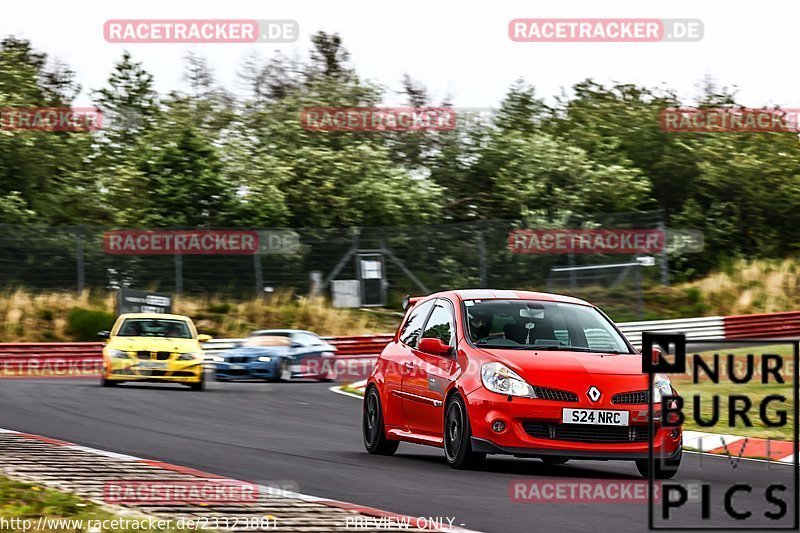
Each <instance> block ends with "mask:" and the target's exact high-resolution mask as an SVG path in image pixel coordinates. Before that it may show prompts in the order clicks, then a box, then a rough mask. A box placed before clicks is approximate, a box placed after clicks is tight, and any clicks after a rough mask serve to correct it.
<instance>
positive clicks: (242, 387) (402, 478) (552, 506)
mask: <svg viewBox="0 0 800 533" xmlns="http://www.w3.org/2000/svg"><path fill="white" fill-rule="evenodd" d="M328 389H329V385H327V384H319V383H311V382H309V383H303V382H294V383H278V384H265V383H216V382H211V383H210V384H209V387H208V390H207V391H206V392H192V391H190V390H189V389H188V388H184V387H179V386H175V387H172V386H165V385H141V386H139V385H123V386H120V387H118V388H102V387H100V386H98V384H97V381H96V380H84V379H63V380H46V379H42V380H16V379H6V380H3V381H2V382H0V428H5V429H12V430H17V431H22V432H27V433H35V434H39V435H45V436H48V437H52V438H59V439H64V440H67V441H71V442H75V443H78V444H82V445H85V446H92V447H95V448H100V449H104V450H110V451H114V452H120V453H126V454H131V455H136V456H139V457H144V458H149V459H157V460H161V461H166V462H170V463H175V464H180V465H184V466H189V467H194V468H198V469H202V470H205V471H209V472H213V473H216V474H221V475H225V476H229V477H233V478H238V479H243V480H248V481H253V482H258V483H264V484H268V483H276V482H289V483H293V484H294V490H297V491H299V492H302V493H305V494H311V495H315V496H321V497H327V498H333V499H337V500H343V501H347V502H352V503H357V504H361V505H367V506H371V507H377V508H380V509H384V510H387V511H393V512H397V513H401V514H406V515H411V516H425V517H454V518H455V521H454V524H456V525H461V526H463V527H466V528H469V529H473V530H480V531H488V532H508V531H517V532H534V531H576V532H580V533H586V532H587V531H590V532H600V531H615V532H623V531H644V530H646V529H647V505H646V504H622V503H602V504H601V503H586V504H584V503H549V504H542V503H535V504H534V503H516V502H513V501H512V500H511V498H510V493H509V487H510V484H511V482H512V481H513V480H534V479H541V478H560V479H570V478H593V479H615V480H636V479H639V477H638V474H637V473H636V469H635V467H634V466H633V463H626V462H574V463H569V464H567V465H563V466H547V465H544V464H543V463H541V462H539V461H537V460H522V459H513V458H497V457H496V458H492V459H490V460H489V462H488V463H487V465H486V466H485V467H484V468H483V470H481V471H455V470H451V469H450V468H448V467H447V465H446V464H445V463H444V460H443V458H442V452H441V450H438V449H433V448H427V447H423V446H414V445H409V444H403V445H401V447H400V449H399V450H398V453H397V455H395V456H394V457H375V456H370V455H368V454H367V453H366V452H365V451H364V448H363V445H362V442H361V432H360V409H361V402H360V401H359V400H357V399H355V398H350V397H346V396H342V395H339V394H334V393H332V392H331V391H329V390H328ZM701 460H702V465H700V461H701ZM678 479H679V480H680V479H683V480H687V479H692V480H702V481H704V482H708V483H710V484H711V485H712V488H711V492H712V495H713V496H714V499H713V501H712V504H711V509H712V514H713V515H714V516H718V514H719V513H722V498H721V495H720V493H721V492H722V491H724V490H725V489H726V488H728V487H729V486H730V485H731V484H733V483H736V482H749V483H751V484H752V485H753V486H754V487H756V486H759V485H766V484H767V483H769V482H774V481H776V480H781V481H785V483H786V484H787V485H788V486H789V487H792V486H793V478H792V468H791V466H788V465H771V466H768V465H767V463H764V462H760V461H749V460H742V461H741V462H740V463H738V465H737V466H736V467H735V468H734V467H733V466H732V464H731V461H730V460H729V458H727V457H710V456H707V455H706V456H702V458H701V456H699V455H697V454H686V455H685V456H684V464H683V467H682V469H681V472H680V474H679V476H678ZM790 490H791V489H790ZM757 492H758V491H757V490H754V493H753V494H752V495H740V496H737V497H736V502H737V504H738V505H741V506H742V507H748V506H750V507H751V509H752V510H753V511H754V514H758V515H760V514H761V513H762V512H763V511H764V510H769V509H773V510H774V507H770V506H769V505H768V504H765V503H764V501H763V496H762V494H761V493H757ZM788 499H789V501H791V497H789V498H788ZM790 507H791V504H790ZM790 512H793V509H791V511H790Z"/></svg>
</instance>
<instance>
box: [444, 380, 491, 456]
mask: <svg viewBox="0 0 800 533" xmlns="http://www.w3.org/2000/svg"><path fill="white" fill-rule="evenodd" d="M444 413H445V414H444V457H445V459H446V460H447V464H449V465H450V466H451V467H452V468H456V469H467V468H474V467H476V466H479V465H481V464H482V463H483V461H484V460H485V459H486V454H485V453H477V452H474V451H472V428H471V427H470V423H469V416H467V408H466V407H465V406H464V400H462V399H461V396H459V395H458V394H454V395H453V396H451V397H450V399H449V400H447V406H446V408H445V410H444Z"/></svg>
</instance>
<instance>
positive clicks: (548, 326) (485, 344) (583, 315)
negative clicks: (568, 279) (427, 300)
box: [464, 300, 634, 353]
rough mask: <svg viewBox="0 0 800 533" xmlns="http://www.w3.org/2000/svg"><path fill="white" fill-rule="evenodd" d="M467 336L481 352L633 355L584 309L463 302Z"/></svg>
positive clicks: (596, 316)
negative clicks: (576, 352) (558, 351)
mask: <svg viewBox="0 0 800 533" xmlns="http://www.w3.org/2000/svg"><path fill="white" fill-rule="evenodd" d="M464 307H465V310H466V314H467V324H468V333H469V337H470V339H471V340H472V342H473V343H474V344H475V345H477V346H480V347H482V348H498V349H520V350H570V351H585V352H598V353H634V352H631V350H630V348H629V347H628V345H627V343H626V342H625V340H624V339H623V338H622V336H621V335H620V334H619V333H617V331H616V329H614V327H613V326H612V325H611V322H610V321H609V320H608V319H607V318H606V317H605V316H604V315H603V314H602V313H600V312H599V311H598V310H597V309H595V308H593V307H589V306H585V305H578V304H570V303H561V302H546V301H539V300H467V301H465V302H464Z"/></svg>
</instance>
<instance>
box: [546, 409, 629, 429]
mask: <svg viewBox="0 0 800 533" xmlns="http://www.w3.org/2000/svg"><path fill="white" fill-rule="evenodd" d="M628 414H629V413H628V411H607V410H605V409H564V411H563V412H562V416H561V421H562V422H563V423H564V424H594V425H598V426H627V425H628Z"/></svg>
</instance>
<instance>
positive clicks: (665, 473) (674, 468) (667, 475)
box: [636, 449, 683, 479]
mask: <svg viewBox="0 0 800 533" xmlns="http://www.w3.org/2000/svg"><path fill="white" fill-rule="evenodd" d="M681 459H683V449H681V451H680V452H678V455H676V456H675V457H671V458H669V459H666V460H664V461H662V460H661V459H658V458H656V459H655V462H656V464H655V468H654V473H655V479H672V478H674V477H675V476H676V475H677V473H678V469H679V468H680V467H681ZM648 466H649V465H648V461H647V459H636V470H638V471H639V474H640V475H641V476H642V477H643V478H645V479H647V477H648V476H649V475H650V470H649V468H648Z"/></svg>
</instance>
